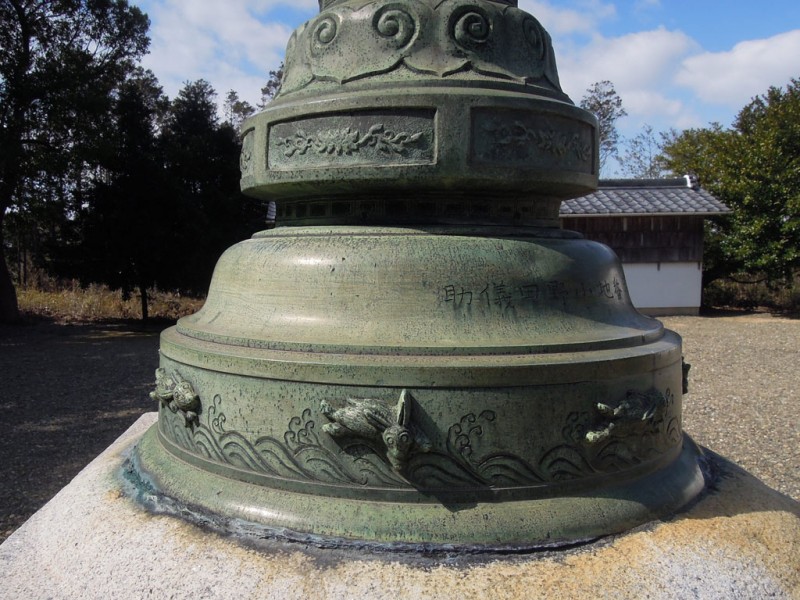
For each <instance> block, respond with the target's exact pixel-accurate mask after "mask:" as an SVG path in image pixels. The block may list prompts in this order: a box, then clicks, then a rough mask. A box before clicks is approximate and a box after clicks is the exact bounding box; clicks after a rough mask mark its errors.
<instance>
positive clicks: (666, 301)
mask: <svg viewBox="0 0 800 600" xmlns="http://www.w3.org/2000/svg"><path fill="white" fill-rule="evenodd" d="M622 269H623V271H624V272H625V280H626V281H627V283H628V290H629V292H630V295H631V300H632V301H633V305H634V306H635V307H636V308H638V309H640V310H643V309H648V308H657V309H693V310H697V309H698V308H699V307H700V292H701V289H702V275H703V270H702V265H701V264H700V263H697V262H683V263H628V264H623V265H622ZM659 312H661V311H659ZM676 312H687V311H686V310H680V311H676Z"/></svg>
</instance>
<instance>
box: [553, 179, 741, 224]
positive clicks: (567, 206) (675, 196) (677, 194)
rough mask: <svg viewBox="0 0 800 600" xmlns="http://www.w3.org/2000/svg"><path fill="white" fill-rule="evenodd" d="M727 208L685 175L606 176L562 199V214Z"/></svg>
mask: <svg viewBox="0 0 800 600" xmlns="http://www.w3.org/2000/svg"><path fill="white" fill-rule="evenodd" d="M691 185H694V187H690V186H691ZM727 212H730V209H729V208H728V207H727V206H725V205H724V204H723V203H722V202H720V201H719V200H717V199H716V198H715V197H714V196H712V195H711V194H709V193H708V192H707V191H705V190H704V189H703V188H701V187H698V186H697V185H696V182H694V181H691V180H688V181H687V179H686V178H680V179H613V180H605V181H600V187H599V189H598V190H597V191H596V192H594V193H592V194H588V195H587V196H582V197H580V198H573V199H572V200H565V201H564V202H562V203H561V216H562V217H566V216H587V215H613V214H629V215H651V214H671V215H674V214H702V215H720V214H724V213H727Z"/></svg>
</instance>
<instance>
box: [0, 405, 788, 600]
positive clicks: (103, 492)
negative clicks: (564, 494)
mask: <svg viewBox="0 0 800 600" xmlns="http://www.w3.org/2000/svg"><path fill="white" fill-rule="evenodd" d="M155 419H156V416H155V414H148V415H145V416H143V417H142V418H141V419H139V421H137V422H136V424H134V425H133V426H132V427H131V428H130V429H129V430H128V431H127V432H126V433H125V434H124V435H123V436H122V437H120V438H119V439H118V440H117V441H116V442H115V443H114V444H113V445H112V446H111V447H109V448H108V450H106V451H105V452H104V453H103V454H102V455H100V456H99V457H98V458H97V459H96V460H95V461H93V462H92V463H91V464H90V465H89V466H87V467H86V468H85V469H84V470H83V471H82V472H81V473H80V474H79V475H78V476H77V477H76V478H75V479H74V480H73V481H72V483H70V484H69V485H68V486H67V487H66V488H64V489H63V490H62V491H61V492H60V493H59V494H58V495H57V496H56V497H55V498H53V500H51V501H50V502H49V503H48V504H47V505H46V506H45V507H44V508H42V509H41V510H40V511H39V512H38V513H36V514H35V515H34V516H33V517H32V518H31V519H30V520H29V521H28V522H27V523H25V524H24V525H23V526H22V527H21V528H20V529H19V530H18V531H16V532H15V533H14V534H13V535H12V536H11V537H10V538H8V539H7V540H6V541H5V543H3V544H2V546H0V573H2V586H0V598H9V599H12V598H13V599H19V598H26V599H36V598H64V599H68V598H81V599H87V598H104V599H109V598H176V599H180V598H204V599H214V598H235V599H237V600H245V599H248V598H259V599H263V598H280V599H286V598H303V599H306V598H348V599H349V598H392V599H395V598H415V599H417V600H419V599H422V598H442V599H444V598H447V599H448V600H449V599H452V598H525V599H533V598H573V599H580V598H592V599H595V598H615V599H619V598H636V599H639V598H652V599H661V598H676V599H678V598H680V599H685V598H703V599H705V598H726V599H727V598H737V599H748V598H754V599H755V598H759V599H760V598H787V599H789V598H800V558H799V556H798V548H800V505H798V503H796V502H794V501H792V500H791V499H789V498H787V497H786V496H783V495H781V494H779V493H777V492H775V491H773V490H771V489H769V488H767V487H766V486H765V485H763V484H762V483H761V482H759V481H758V480H756V479H755V478H753V477H752V476H750V475H749V474H747V473H746V472H744V471H743V470H741V469H740V468H738V467H736V466H735V465H732V464H731V463H729V462H727V461H725V460H724V459H721V458H718V457H712V458H711V462H712V463H713V465H714V467H715V469H716V472H717V476H716V482H715V485H714V486H712V487H713V489H712V491H710V492H707V493H705V494H704V495H703V496H701V497H700V499H699V500H698V501H697V502H696V503H694V504H693V505H692V506H691V507H689V508H688V509H687V510H685V511H683V512H682V513H680V514H678V515H677V516H675V517H673V518H671V519H669V520H666V521H656V522H653V523H650V524H647V525H645V526H643V527H640V528H638V529H636V530H633V531H630V532H628V533H626V534H623V535H619V536H613V537H608V538H604V539H601V540H599V541H597V542H595V543H593V544H588V545H582V546H577V547H574V548H571V549H566V550H558V551H552V552H538V553H529V554H517V555H498V554H495V555H483V556H481V555H472V556H470V555H451V556H448V555H435V556H433V555H425V554H422V553H416V554H415V553H394V554H389V553H375V552H373V553H369V552H361V553H355V552H353V551H345V550H331V549H320V548H314V547H311V546H308V545H302V544H297V543H285V542H278V541H274V540H260V541H255V540H251V541H250V542H248V543H247V544H242V543H240V541H237V540H236V539H233V538H232V537H230V536H228V537H223V536H220V535H218V534H216V533H214V532H213V531H209V530H205V529H203V528H201V527H198V526H195V525H192V524H189V523H187V522H186V521H184V520H182V519H178V518H175V517H172V516H167V515H153V514H149V513H147V512H145V511H144V510H143V509H142V508H141V507H140V506H139V505H138V504H136V503H135V502H134V501H133V500H131V499H130V498H129V497H128V496H127V495H126V492H125V489H124V488H125V484H124V482H125V480H124V478H123V475H122V473H123V465H124V462H125V459H126V457H127V456H128V455H129V453H130V450H131V448H132V447H133V445H134V444H136V443H137V442H138V441H139V439H140V438H141V437H142V435H143V434H144V433H145V431H146V430H147V428H148V427H149V426H150V425H152V424H153V423H154V422H155Z"/></svg>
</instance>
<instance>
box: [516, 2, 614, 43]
mask: <svg viewBox="0 0 800 600" xmlns="http://www.w3.org/2000/svg"><path fill="white" fill-rule="evenodd" d="M578 5H579V8H576V9H571V8H561V7H556V6H553V5H551V4H550V2H545V1H542V0H521V1H520V3H519V7H520V9H522V10H524V11H526V12H529V13H530V14H532V15H533V16H534V17H536V18H537V19H538V20H539V21H540V22H541V24H542V26H543V27H544V28H545V29H546V30H547V31H548V33H550V35H551V36H552V37H553V38H554V39H557V38H558V37H559V36H564V35H571V34H576V33H581V34H594V33H595V32H596V31H597V28H598V25H599V23H600V22H601V21H603V20H605V19H608V18H610V17H613V16H614V15H615V14H616V8H615V6H614V5H613V4H609V3H604V2H601V1H600V0H585V1H584V2H579V3H578Z"/></svg>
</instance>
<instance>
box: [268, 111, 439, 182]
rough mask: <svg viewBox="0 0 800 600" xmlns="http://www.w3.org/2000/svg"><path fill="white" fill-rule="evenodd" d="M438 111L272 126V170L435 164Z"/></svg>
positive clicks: (360, 114) (339, 117)
mask: <svg viewBox="0 0 800 600" xmlns="http://www.w3.org/2000/svg"><path fill="white" fill-rule="evenodd" d="M433 121H434V111H432V110H407V111H402V112H396V113H381V112H377V111H364V112H358V113H352V114H334V115H319V116H313V117H308V118H305V119H297V120H294V121H283V122H279V123H275V124H273V125H272V126H271V127H270V128H269V134H268V137H269V141H268V158H267V165H268V168H269V169H292V170H297V169H309V168H324V167H328V166H331V167H334V166H335V167H347V166H363V165H373V164H374V165H378V164H381V165H403V164H426V163H428V164H429V163H432V162H433V157H434V126H433Z"/></svg>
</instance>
